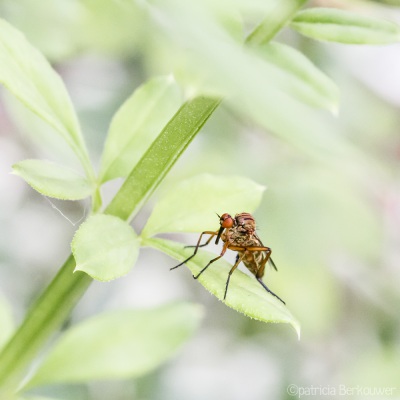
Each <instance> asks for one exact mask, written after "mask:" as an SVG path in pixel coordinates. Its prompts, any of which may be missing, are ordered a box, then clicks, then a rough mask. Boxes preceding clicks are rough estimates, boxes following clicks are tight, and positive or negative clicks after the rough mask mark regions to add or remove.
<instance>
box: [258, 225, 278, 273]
mask: <svg viewBox="0 0 400 400" xmlns="http://www.w3.org/2000/svg"><path fill="white" fill-rule="evenodd" d="M253 236H254V238H255V239H256V240H258V241H259V242H260V246H262V247H266V246H264V244H263V242H262V241H261V239H260V238H259V237H258V235H257V234H256V233H255V232H254V233H253ZM268 262H269V263H270V264H271V265H272V267H273V268H274V270H275V271H278V268H276V265H275V263H274V261H273V260H272V258H271V257H270V258H269V260H268Z"/></svg>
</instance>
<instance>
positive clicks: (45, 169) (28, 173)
mask: <svg viewBox="0 0 400 400" xmlns="http://www.w3.org/2000/svg"><path fill="white" fill-rule="evenodd" d="M13 173H14V174H16V175H18V176H20V177H21V178H22V179H24V180H25V181H26V182H27V183H28V184H29V185H31V186H32V187H33V188H34V189H35V190H37V191H38V192H39V193H41V194H43V195H45V196H49V197H54V198H56V199H62V200H79V199H84V198H86V197H88V196H90V195H91V193H92V190H93V188H92V185H91V184H90V183H89V181H88V180H87V179H86V178H84V177H83V176H81V175H80V174H78V173H77V172H75V171H74V170H72V169H70V168H67V167H64V166H62V165H58V164H55V163H52V162H50V161H45V160H24V161H20V162H19V163H17V164H14V165H13Z"/></svg>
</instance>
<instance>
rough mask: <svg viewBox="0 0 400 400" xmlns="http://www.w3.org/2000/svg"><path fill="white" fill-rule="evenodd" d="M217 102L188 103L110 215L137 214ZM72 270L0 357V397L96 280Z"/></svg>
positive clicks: (62, 274) (67, 267) (71, 263)
mask: <svg viewBox="0 0 400 400" xmlns="http://www.w3.org/2000/svg"><path fill="white" fill-rule="evenodd" d="M219 102H220V99H214V98H208V97H197V98H195V99H193V100H191V101H188V102H186V103H185V104H184V105H183V106H182V107H181V108H180V109H179V110H178V112H177V113H176V114H175V116H174V117H173V118H172V119H171V121H170V122H169V123H168V124H167V126H166V127H165V128H164V129H163V131H162V132H161V133H160V134H159V136H158V137H157V139H156V140H155V141H154V142H153V144H152V145H151V146H150V148H149V149H148V151H147V152H146V153H145V154H144V156H143V157H142V159H141V160H140V161H139V162H138V164H137V165H136V166H135V168H134V169H133V170H132V172H131V174H130V175H129V176H128V178H127V179H126V181H125V183H124V185H123V186H122V187H121V189H120V190H119V191H118V193H117V194H116V195H115V197H114V199H113V200H112V202H111V204H110V205H109V206H108V207H107V209H106V212H107V213H108V214H112V215H115V216H118V217H120V218H122V219H126V220H127V219H129V218H130V217H131V216H132V215H133V214H134V213H136V212H137V211H138V210H139V208H140V206H141V205H142V204H143V202H144V201H145V200H146V199H147V198H148V197H149V196H150V195H151V193H152V192H153V191H154V190H155V188H156V187H157V186H158V185H159V183H160V182H161V181H162V179H163V178H164V176H165V175H166V174H167V172H168V171H169V170H170V168H171V167H172V165H173V164H174V163H175V162H176V161H177V160H178V159H179V157H180V155H181V154H182V153H183V151H184V150H185V149H186V147H187V146H188V144H189V143H190V142H191V141H192V140H193V138H194V137H195V136H196V134H197V133H198V131H199V130H200V128H201V127H202V126H203V125H204V123H205V122H206V121H207V119H208V118H209V117H210V116H211V114H212V113H213V111H214V109H215V108H216V107H217V106H218V104H219ZM74 268H75V260H74V258H73V256H72V255H70V256H69V258H68V259H67V261H66V262H65V264H64V265H63V267H62V268H61V269H60V271H59V273H58V274H57V275H56V277H55V278H54V280H53V281H52V282H51V283H50V285H49V286H48V287H47V288H46V290H45V291H44V293H43V294H42V295H41V296H40V297H39V298H38V300H37V301H36V302H35V303H34V304H33V305H32V307H31V309H30V311H29V312H28V314H27V316H26V318H25V320H24V321H23V323H22V325H21V326H20V327H19V328H18V330H17V331H16V333H15V334H14V336H13V337H12V338H11V339H10V341H9V342H8V343H7V344H6V346H5V347H4V348H3V350H2V352H1V353H0V388H1V389H0V399H8V398H11V393H14V392H15V391H16V389H17V387H18V385H19V382H20V380H21V377H22V376H23V374H24V372H25V369H26V367H27V366H28V365H29V363H30V362H31V361H32V360H33V358H34V357H35V355H36V353H37V352H38V351H39V349H40V348H41V347H42V345H43V344H44V343H45V342H46V340H47V339H48V338H49V337H50V336H51V334H52V333H54V332H55V331H56V330H57V329H58V328H59V327H60V326H61V324H62V323H63V322H64V321H65V320H66V318H68V315H69V314H70V312H71V310H72V309H73V308H74V307H75V305H76V304H77V302H78V301H79V299H80V298H81V297H82V295H83V294H84V293H85V291H86V290H87V288H88V287H89V285H90V283H91V282H92V278H90V277H89V276H88V275H86V274H85V273H83V272H75V273H74V272H73V271H74Z"/></svg>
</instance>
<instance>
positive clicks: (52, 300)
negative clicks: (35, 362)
mask: <svg viewBox="0 0 400 400" xmlns="http://www.w3.org/2000/svg"><path fill="white" fill-rule="evenodd" d="M74 268H75V260H74V258H73V257H72V255H71V256H70V257H69V258H68V259H67V260H66V262H65V264H64V265H63V266H62V268H61V269H60V271H59V272H58V274H57V275H56V277H55V278H54V279H53V281H52V282H51V283H50V285H49V286H48V287H47V289H46V290H45V292H44V293H43V294H42V295H41V296H40V297H39V298H38V299H37V300H36V302H35V303H34V304H33V305H32V307H31V309H30V311H29V312H28V313H27V315H26V317H25V320H24V322H23V323H22V325H21V326H20V328H19V329H18V330H17V331H16V333H15V334H14V336H13V337H12V338H11V340H10V341H9V343H8V344H7V345H6V346H5V347H4V349H3V351H2V353H1V363H0V388H1V389H0V398H1V399H7V398H8V397H11V393H12V392H13V391H14V389H15V388H16V387H17V386H18V384H19V381H20V378H21V376H22V374H23V373H24V371H25V368H26V366H27V365H28V364H29V362H30V361H31V360H32V359H33V358H34V357H35V355H36V353H37V352H38V350H40V348H41V347H42V345H43V342H44V341H45V340H46V339H47V338H48V337H49V336H50V335H51V334H52V333H53V332H54V331H55V330H56V329H58V328H59V327H60V325H61V324H62V323H63V322H64V321H65V319H66V317H67V316H68V315H69V314H70V312H71V310H72V309H73V308H74V307H75V305H76V303H77V302H78V301H79V299H80V298H81V297H82V295H83V294H84V293H85V291H86V289H87V288H88V287H89V285H90V283H91V282H92V279H91V278H90V277H89V276H88V275H86V274H85V273H83V272H76V273H73V271H74Z"/></svg>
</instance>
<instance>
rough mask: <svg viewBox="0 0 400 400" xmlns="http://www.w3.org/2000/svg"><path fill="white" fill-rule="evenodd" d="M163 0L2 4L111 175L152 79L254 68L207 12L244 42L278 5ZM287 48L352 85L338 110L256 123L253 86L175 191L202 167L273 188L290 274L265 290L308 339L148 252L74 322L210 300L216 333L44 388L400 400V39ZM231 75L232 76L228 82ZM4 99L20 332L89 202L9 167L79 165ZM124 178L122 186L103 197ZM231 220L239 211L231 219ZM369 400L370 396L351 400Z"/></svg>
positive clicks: (14, 303) (186, 165)
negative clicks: (110, 165)
mask: <svg viewBox="0 0 400 400" xmlns="http://www.w3.org/2000/svg"><path fill="white" fill-rule="evenodd" d="M163 3H164V2H162V1H150V2H145V1H137V2H128V1H123V0H121V1H117V0H116V1H106V0H82V1H75V0H57V1H50V0H41V1H37V0H25V1H15V0H0V16H1V17H2V18H5V19H6V20H8V21H9V22H11V23H12V24H14V25H15V26H16V27H17V28H18V29H20V30H21V31H23V32H24V33H25V35H26V36H27V38H28V39H29V41H30V42H31V43H32V44H34V45H35V46H36V47H37V48H39V49H40V50H41V51H42V52H43V53H44V54H45V55H46V57H47V58H48V59H49V60H50V61H51V62H52V64H53V66H54V68H55V69H56V70H57V71H58V72H59V73H60V75H61V76H62V78H63V80H64V81H65V83H66V86H67V88H68V91H69V93H70V95H71V97H72V100H73V103H74V105H75V107H76V108H77V110H78V113H79V116H80V119H81V122H82V126H83V131H84V134H85V138H86V141H87V144H88V147H89V150H90V152H91V156H92V160H93V162H94V164H95V165H98V164H99V160H100V156H101V151H102V146H103V142H104V139H105V135H106V133H107V129H108V126H109V122H110V118H111V116H112V115H113V113H114V112H115V110H116V109H117V108H118V106H119V105H120V104H121V103H122V101H123V100H124V99H126V98H127V97H128V96H129V95H130V94H131V93H132V91H133V90H134V89H135V87H137V86H138V85H139V84H141V83H142V82H143V81H145V80H146V79H148V78H150V77H152V76H155V75H159V74H164V75H165V74H167V75H168V74H174V76H175V77H176V79H177V80H178V81H179V82H181V83H182V87H184V90H185V94H186V95H190V93H192V92H194V91H196V90H197V89H198V87H202V85H203V84H204V82H208V77H207V74H208V73H209V72H210V70H211V71H212V72H213V73H215V76H214V77H213V78H214V79H215V78H216V79H219V78H221V80H222V79H223V78H222V76H223V75H224V73H226V74H227V75H229V74H230V72H232V71H233V72H232V74H233V73H234V72H235V71H241V68H244V70H245V68H246V67H245V66H242V65H237V64H235V63H234V62H233V61H234V60H230V59H229V58H228V59H226V60H224V59H223V58H224V55H220V58H218V50H219V47H218V46H219V44H218V42H217V41H216V40H214V41H213V38H214V39H215V37H216V36H213V35H214V32H213V31H212V29H214V25H212V24H211V23H208V22H207V21H208V20H207V16H208V15H212V16H213V18H214V19H215V20H216V21H218V24H220V25H221V26H223V27H224V29H225V30H226V32H229V34H230V35H231V36H232V37H233V38H235V40H237V41H238V42H239V41H240V40H241V39H242V37H243V35H244V34H245V33H246V32H248V31H249V30H250V29H251V28H252V27H253V26H254V25H255V24H257V23H258V22H260V18H261V17H262V16H263V15H265V14H266V13H267V12H268V7H270V6H271V5H272V3H273V1H270V2H265V1H264V2H263V1H261V0H258V1H255V0H252V1H248V2H246V1H240V0H236V1H232V2H227V1H221V2H218V4H214V3H213V2H212V1H204V2H196V1H193V2H187V3H186V5H184V4H185V2H181V3H179V2H171V1H167V2H165V3H168V4H169V5H170V6H171V4H172V5H173V6H172V7H171V8H170V9H172V10H173V12H170V13H168V12H165V13H163V7H164V4H163ZM200 3H201V7H200ZM264 3H267V4H264ZM177 4H178V5H180V7H177ZM311 4H313V5H322V4H323V5H331V4H332V5H335V6H339V7H341V6H345V7H347V8H349V9H352V10H353V11H355V12H360V13H365V14H369V15H374V16H376V17H381V18H389V19H391V20H393V21H396V20H397V22H398V23H400V12H399V11H398V9H396V8H390V7H385V6H378V5H376V4H375V5H374V3H372V2H367V1H354V2H353V1H343V2H340V1H335V2H333V1H332V2H327V1H319V2H317V1H315V2H313V3H311ZM174 7H175V8H174ZM197 7H199V8H197ZM170 9H169V10H170ZM200 9H201V10H203V11H204V10H206V12H207V13H209V14H207V13H205V14H202V13H198V12H197V11H198V10H200ZM160 10H161V11H160ZM277 40H279V41H281V42H284V43H287V44H289V45H291V46H293V47H295V48H297V49H298V50H300V51H301V52H303V53H304V54H306V55H307V56H308V57H309V58H310V59H312V60H313V62H314V63H315V64H316V65H318V66H319V67H320V68H321V69H322V70H323V71H324V72H325V73H326V74H327V75H328V76H330V77H331V78H332V79H333V80H334V81H335V82H336V83H337V85H338V87H339V89H340V97H341V102H340V108H339V110H338V112H337V115H332V114H330V113H329V112H327V111H321V110H319V109H318V108H311V107H309V106H304V105H301V106H299V107H300V108H299V107H297V105H295V106H293V107H292V108H287V109H286V108H285V106H284V105H283V104H280V103H279V98H278V99H276V104H274V107H275V109H276V110H277V113H278V114H279V115H278V116H277V118H276V121H272V122H271V119H270V117H271V115H272V114H269V113H272V112H273V110H274V109H273V108H271V110H272V111H271V110H269V111H268V112H267V113H266V114H265V115H263V110H262V109H261V110H256V111H254V115H249V114H250V113H248V112H245V109H246V106H245V105H246V101H247V99H249V98H252V99H253V101H255V100H256V99H257V94H260V95H261V93H256V91H255V90H256V89H254V87H253V86H251V85H247V86H246V85H242V84H240V82H237V86H236V87H235V88H233V89H232V92H233V95H232V97H231V98H228V99H227V101H225V102H224V103H223V105H222V106H221V107H220V108H219V109H218V110H217V111H216V112H215V114H214V115H213V116H212V118H211V120H210V121H209V122H208V123H207V125H206V126H205V127H204V129H203V130H202V132H201V133H200V134H199V135H198V137H197V138H196V139H195V140H194V142H193V143H192V144H191V145H190V146H189V148H188V149H187V151H186V153H185V154H184V156H183V157H182V159H181V160H179V162H178V163H177V164H176V166H175V167H174V168H173V169H172V171H171V172H170V174H169V175H168V177H167V179H166V180H165V181H164V182H163V184H162V186H161V187H160V191H161V192H162V191H164V190H167V189H168V187H169V186H170V185H172V184H174V183H175V182H179V181H181V180H182V179H184V178H185V177H190V176H193V175H195V174H197V173H201V172H210V173H216V174H235V175H243V176H246V177H249V178H251V179H253V180H255V181H256V182H258V183H260V184H263V185H266V186H267V187H268V190H267V192H266V194H265V196H264V200H263V202H262V205H261V207H260V208H259V209H258V211H257V212H256V215H255V216H256V219H257V221H258V224H259V236H260V237H261V239H262V240H263V242H264V244H266V245H267V246H269V247H271V248H272V250H273V257H274V261H275V263H276V264H277V266H278V269H279V272H278V273H275V272H274V271H272V270H271V271H268V272H267V274H266V277H265V280H266V282H268V284H269V286H270V287H271V288H272V289H273V290H274V292H276V293H279V295H280V296H281V297H282V298H283V299H285V301H286V303H287V305H288V307H289V309H290V310H291V312H292V313H293V314H294V315H295V316H296V317H297V318H298V320H299V321H300V323H301V326H302V338H301V341H297V338H296V335H295V334H294V332H293V330H292V329H291V328H290V327H289V326H286V325H272V324H271V325H266V324H263V323H260V322H257V321H253V320H250V319H247V318H245V317H244V316H242V315H239V314H237V313H236V312H234V311H232V310H231V309H228V308H227V307H225V306H224V305H223V304H222V303H220V302H218V301H217V300H216V299H215V298H214V297H212V296H210V295H209V294H208V293H207V292H206V291H205V290H204V288H203V287H202V286H201V285H199V284H198V283H197V282H195V281H194V280H193V279H191V277H190V274H189V272H188V271H187V270H186V271H185V270H179V271H174V272H170V271H169V268H170V267H172V266H173V265H174V264H175V261H173V260H171V259H169V258H168V257H166V256H164V255H162V254H160V253H156V252H155V251H154V250H150V249H143V251H141V255H140V259H139V262H138V264H137V265H136V266H135V268H134V270H133V271H132V272H131V273H130V274H129V275H128V276H127V277H125V278H123V279H119V280H117V281H114V282H111V283H98V282H96V283H94V284H93V285H92V287H91V288H90V289H89V291H88V292H87V294H86V295H85V296H84V298H83V300H82V301H81V303H80V304H79V305H78V307H77V309H76V310H75V311H74V313H73V315H72V317H71V321H68V324H70V323H74V322H76V321H80V320H82V319H84V318H86V317H87V316H90V315H93V314H96V313H97V312H99V311H101V310H105V309H116V308H126V307H147V306H152V305H158V304H163V303H165V302H167V301H168V300H172V299H188V300H191V301H195V302H199V303H201V304H204V305H205V307H206V317H205V320H204V322H203V324H202V327H201V329H200V331H199V332H198V333H197V335H196V336H195V337H194V339H193V340H191V341H190V342H189V343H187V344H186V345H185V346H184V348H183V349H182V350H181V351H180V353H179V354H178V355H177V356H176V357H175V358H174V359H172V360H171V361H169V362H168V363H167V364H165V365H163V366H162V367H161V368H159V369H157V370H156V371H155V372H153V373H151V374H150V375H148V376H146V377H144V378H141V379H137V380H135V381H122V382H92V383H89V384H88V385H76V386H68V387H67V386H65V387H62V386H58V387H54V388H48V389H46V390H43V391H42V392H41V393H46V392H47V393H48V394H49V395H50V394H51V395H52V396H53V397H56V398H60V399H74V400H75V399H96V400H102V399H138V400H145V399H149V400H150V399H151V400H153V399H154V400H161V399H162V400H164V399H174V400H189V399H190V400H200V399H205V398H207V399H209V400H213V399H218V400H224V399H226V400H236V399H243V398H246V399H247V400H262V399H267V398H268V399H289V398H294V397H295V396H291V395H290V394H289V393H287V387H288V385H290V384H294V385H296V386H297V387H298V388H299V390H301V389H302V388H303V389H304V390H306V389H307V388H312V387H316V388H317V391H316V393H317V394H314V395H312V394H311V395H306V394H305V395H304V397H303V398H321V397H323V396H322V395H318V387H319V388H321V390H322V388H331V393H332V390H333V391H334V392H335V393H334V394H332V395H331V396H330V397H328V398H343V394H342V395H341V394H340V393H339V388H340V387H341V386H340V385H344V386H345V387H346V388H348V389H352V388H357V387H363V388H397V389H396V390H394V391H393V392H392V396H390V398H400V324H399V322H400V315H399V300H400V295H399V284H400V269H399V260H400V235H399V226H400V186H399V172H398V169H399V160H400V113H399V107H400V74H399V71H400V45H398V44H396V45H390V46H381V47H372V46H344V45H338V44H332V43H328V44H326V43H317V42H315V41H311V40H308V39H304V38H301V37H300V36H298V35H297V34H295V33H294V32H293V31H290V30H289V29H285V30H284V31H283V32H281V33H280V34H279V36H278V38H277ZM199 60H201V61H202V62H199ZM207 63H209V64H211V65H212V68H211V69H210V70H207V69H205V68H204V66H205V65H206V64H207ZM228 68H229V70H228ZM228 71H229V72H228ZM245 71H246V70H245ZM218 74H219V75H218ZM248 78H249V79H251V77H248ZM211 81H212V80H211ZM232 82H234V80H229V78H227V81H226V82H223V83H222V86H225V85H229V84H232ZM247 83H248V82H247ZM214 89H215V88H214V87H213V86H212V85H210V87H208V89H207V90H208V91H213V90H214ZM216 89H217V90H218V87H217V88H216ZM247 90H248V91H247ZM260 90H261V89H260ZM0 94H1V95H2V96H1V103H0V291H1V293H0V294H1V295H2V296H3V297H4V298H6V299H7V301H8V302H9V303H10V305H11V307H12V313H13V315H14V317H15V319H16V321H21V319H22V318H23V315H24V313H25V310H26V308H27V306H28V305H29V304H30V303H31V301H32V299H34V298H35V297H36V296H37V295H38V293H40V292H41V290H42V289H43V288H44V287H45V285H46V284H47V283H48V282H49V281H50V279H51V278H52V277H53V276H54V274H55V273H56V271H57V269H58V267H59V266H60V265H61V264H62V262H63V261H64V259H65V257H66V256H67V255H68V254H69V252H70V250H69V243H70V240H71V238H72V235H73V232H74V231H75V230H76V228H77V226H78V224H79V221H80V220H81V219H82V218H83V217H84V216H85V212H86V213H87V210H88V209H89V204H87V203H85V202H81V203H72V202H58V201H53V200H52V201H51V202H50V201H49V200H47V199H46V198H44V197H42V196H40V195H39V194H37V193H36V192H34V191H33V190H32V189H30V188H29V187H28V185H26V184H25V183H24V182H23V181H22V180H21V179H20V178H18V177H16V176H13V175H10V170H11V165H12V164H13V163H15V162H17V161H20V160H22V159H26V158H49V159H54V160H60V159H62V160H64V161H65V160H66V161H67V162H69V163H70V164H71V165H73V164H74V163H75V161H74V159H73V157H72V156H71V155H70V154H69V153H68V149H66V148H65V146H63V145H61V144H60V143H59V142H58V141H57V139H56V138H54V137H52V136H51V132H49V130H48V128H47V127H45V126H43V124H42V123H41V122H40V121H38V120H37V119H36V118H35V117H34V116H33V115H31V114H30V113H29V112H28V111H26V110H25V109H23V108H22V107H21V106H20V105H19V104H17V103H16V101H15V100H13V99H12V98H11V96H10V95H9V94H8V93H6V92H5V90H4V89H1V90H0ZM271 101H272V102H273V101H274V98H271ZM253 110H254V107H253ZM274 115H275V114H274ZM49 138H50V139H49ZM43 143H46V145H45V146H44V145H43ZM119 184H120V182H118V181H117V182H115V181H113V182H109V183H107V184H106V185H105V188H104V191H105V197H106V198H108V199H109V198H111V196H112V194H113V193H115V190H116V188H117V187H118V185H119ZM156 200H157V193H156V194H155V195H154V196H153V198H152V201H151V202H150V204H147V205H146V206H145V207H144V209H143V210H142V211H141V213H140V214H139V215H138V216H137V218H136V219H135V220H134V223H133V224H134V227H135V229H136V230H137V231H140V229H141V228H142V227H143V225H144V223H145V221H146V220H147V218H148V216H149V214H150V212H151V209H152V206H153V205H154V202H155V201H156ZM55 207H57V209H56V208H55ZM60 211H61V212H62V214H63V215H62V214H61V213H60ZM225 211H231V210H216V212H219V213H222V212H225ZM234 211H237V212H241V211H244V210H233V212H234ZM65 217H67V218H68V220H67V218H65ZM216 224H217V220H216ZM215 228H216V226H214V227H210V229H215ZM170 237H171V238H173V239H175V240H179V241H184V242H188V243H193V242H194V241H195V240H196V235H193V236H191V235H174V236H170ZM231 259H232V260H233V259H234V258H233V256H232V258H231ZM332 388H333V389H332ZM299 394H300V392H298V395H299ZM357 396H358V397H357ZM396 396H397V397H396ZM364 397H367V396H365V393H364V395H361V397H360V396H359V395H357V393H356V391H354V392H353V393H352V394H349V395H347V396H346V398H364ZM370 397H372V396H369V397H368V398H370ZM386 397H388V396H386ZM386 397H385V398H386ZM372 398H373V397H372ZM376 398H378V397H376ZM381 398H383V397H381Z"/></svg>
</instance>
